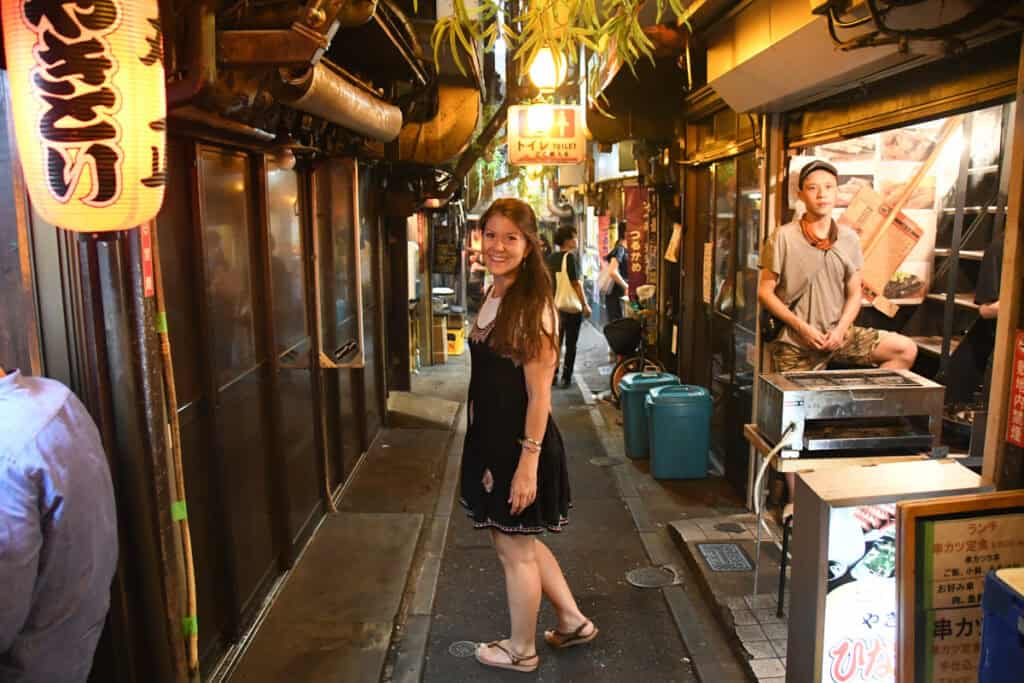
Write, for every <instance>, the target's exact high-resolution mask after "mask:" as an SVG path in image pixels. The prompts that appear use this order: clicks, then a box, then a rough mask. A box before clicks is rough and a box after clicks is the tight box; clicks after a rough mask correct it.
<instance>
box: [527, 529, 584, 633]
mask: <svg viewBox="0 0 1024 683" xmlns="http://www.w3.org/2000/svg"><path fill="white" fill-rule="evenodd" d="M534 554H535V555H536V556H537V566H538V567H539V569H540V581H541V587H542V589H543V591H544V595H546V596H547V598H548V600H550V601H551V604H552V605H553V606H554V608H555V614H557V615H558V630H559V631H561V632H562V633H572V632H573V631H575V630H576V629H578V628H579V627H580V626H582V625H583V624H584V623H586V621H587V618H586V617H585V616H584V615H583V612H581V611H580V608H579V606H578V605H577V604H576V598H574V597H573V595H572V590H571V589H570V588H569V584H568V583H567V582H566V580H565V575H564V574H563V573H562V568H561V567H560V566H559V565H558V560H557V559H555V556H554V555H553V554H552V552H551V550H550V549H549V548H548V547H547V546H546V545H544V543H543V542H541V541H540V539H534ZM593 628H594V627H593V625H591V626H590V627H589V628H588V629H584V633H583V635H586V634H587V633H589V632H590V629H593Z"/></svg>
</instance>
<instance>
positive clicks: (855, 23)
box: [828, 6, 871, 28]
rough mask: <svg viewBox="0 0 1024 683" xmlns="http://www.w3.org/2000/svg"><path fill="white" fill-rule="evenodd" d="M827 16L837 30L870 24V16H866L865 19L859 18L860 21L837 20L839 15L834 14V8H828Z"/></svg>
mask: <svg viewBox="0 0 1024 683" xmlns="http://www.w3.org/2000/svg"><path fill="white" fill-rule="evenodd" d="M828 14H829V17H830V18H831V20H832V23H834V24H835V25H836V26H838V27H839V28H857V27H858V26H863V25H864V24H870V23H871V16H870V15H868V16H866V17H861V18H860V19H852V20H849V21H844V20H843V19H840V18H839V13H838V12H836V8H835V7H832V6H829V8H828Z"/></svg>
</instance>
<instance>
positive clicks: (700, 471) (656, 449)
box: [645, 384, 711, 479]
mask: <svg viewBox="0 0 1024 683" xmlns="http://www.w3.org/2000/svg"><path fill="white" fill-rule="evenodd" d="M645 407H646V411H647V421H648V426H647V431H648V434H649V436H650V450H651V474H652V475H653V476H654V478H655V479H702V478H704V477H706V476H707V474H708V448H709V447H710V445H711V436H710V430H711V394H709V393H708V390H707V389H705V388H704V387H696V386H692V385H689V384H681V385H678V386H667V387H659V388H657V389H653V390H652V391H651V392H650V393H649V394H648V395H647V399H646V401H645Z"/></svg>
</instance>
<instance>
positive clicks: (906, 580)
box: [896, 491, 1024, 683]
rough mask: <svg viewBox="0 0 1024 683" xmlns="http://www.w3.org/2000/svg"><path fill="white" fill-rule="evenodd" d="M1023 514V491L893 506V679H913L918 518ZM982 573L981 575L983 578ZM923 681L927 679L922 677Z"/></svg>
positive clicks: (905, 682)
mask: <svg viewBox="0 0 1024 683" xmlns="http://www.w3.org/2000/svg"><path fill="white" fill-rule="evenodd" d="M1014 513H1022V514H1024V491H1005V492H995V493H978V494H972V495H966V496H950V497H948V498H932V499H927V500H915V501H906V502H902V503H899V504H897V507H896V538H897V539H898V541H897V546H898V547H897V559H896V566H897V567H898V568H899V570H898V573H897V577H896V605H897V614H898V615H899V616H898V621H897V626H896V629H897V630H896V641H897V643H898V646H897V652H896V680H897V681H898V682H899V683H915V681H917V680H918V679H917V678H915V676H916V673H917V672H916V671H915V670H914V667H915V665H916V662H915V659H914V649H915V642H916V635H917V634H916V633H915V629H916V627H915V623H916V620H917V599H918V596H917V594H916V591H917V556H916V548H917V540H918V539H917V526H918V522H919V521H926V520H928V521H946V520H959V521H963V520H969V519H973V518H986V517H992V516H996V515H1005V514H1014ZM983 578H984V577H982V579H983ZM925 683H930V681H926V682H925Z"/></svg>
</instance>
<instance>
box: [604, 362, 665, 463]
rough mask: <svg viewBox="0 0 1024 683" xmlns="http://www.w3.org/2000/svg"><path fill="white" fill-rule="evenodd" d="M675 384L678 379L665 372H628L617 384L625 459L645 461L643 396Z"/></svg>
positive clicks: (645, 421)
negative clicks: (641, 459) (643, 459)
mask: <svg viewBox="0 0 1024 683" xmlns="http://www.w3.org/2000/svg"><path fill="white" fill-rule="evenodd" d="M678 384H679V378H678V377H676V376H675V375H673V374H670V373H668V372H631V373H629V374H628V375H626V376H625V377H623V378H622V380H621V381H620V382H619V405H620V406H622V436H623V439H624V440H625V444H626V455H627V456H628V457H630V458H633V459H639V458H646V457H647V446H648V438H647V412H646V411H645V409H644V399H645V398H647V392H649V391H651V390H652V389H655V388H657V387H664V386H670V385H678Z"/></svg>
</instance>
